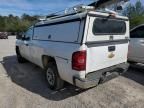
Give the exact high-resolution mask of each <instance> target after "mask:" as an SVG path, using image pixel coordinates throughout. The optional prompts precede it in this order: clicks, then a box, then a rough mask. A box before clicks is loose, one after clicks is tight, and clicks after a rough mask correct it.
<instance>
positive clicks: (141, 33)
mask: <svg viewBox="0 0 144 108" xmlns="http://www.w3.org/2000/svg"><path fill="white" fill-rule="evenodd" d="M130 38H131V41H130V46H129V56H128V61H129V62H130V63H144V24H142V25H139V26H137V27H135V28H133V29H132V30H131V32H130Z"/></svg>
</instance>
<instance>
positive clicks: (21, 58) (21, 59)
mask: <svg viewBox="0 0 144 108" xmlns="http://www.w3.org/2000/svg"><path fill="white" fill-rule="evenodd" d="M16 54H17V60H18V62H19V63H25V62H26V59H24V58H23V57H22V56H21V54H20V51H19V48H16Z"/></svg>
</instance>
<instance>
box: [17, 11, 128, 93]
mask: <svg viewBox="0 0 144 108" xmlns="http://www.w3.org/2000/svg"><path fill="white" fill-rule="evenodd" d="M128 45H129V20H128V18H127V17H123V16H119V15H116V14H113V13H109V12H96V11H93V10H91V9H90V11H82V12H78V13H71V14H66V15H62V16H55V17H52V18H49V19H47V20H45V21H41V22H38V23H36V24H35V25H34V26H32V27H30V28H29V30H28V31H27V32H26V33H25V35H23V36H22V38H21V39H18V40H17V41H16V53H17V58H18V61H19V62H24V61H25V59H27V60H29V61H31V62H32V63H34V64H36V65H38V66H40V67H42V68H43V69H45V70H46V78H47V82H48V86H49V87H50V88H51V89H54V90H57V89H60V88H62V87H63V83H64V81H66V82H69V83H71V84H73V85H75V86H78V87H80V88H83V89H86V88H90V87H93V86H96V85H98V84H99V83H102V82H105V81H107V80H110V79H112V78H114V77H116V76H118V75H120V74H122V73H123V72H125V71H127V69H128V66H129V65H128V64H127V55H128Z"/></svg>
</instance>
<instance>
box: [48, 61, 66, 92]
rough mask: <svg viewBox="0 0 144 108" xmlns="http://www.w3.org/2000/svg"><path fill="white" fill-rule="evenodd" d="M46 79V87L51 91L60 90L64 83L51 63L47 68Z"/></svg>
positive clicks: (54, 65)
mask: <svg viewBox="0 0 144 108" xmlns="http://www.w3.org/2000/svg"><path fill="white" fill-rule="evenodd" d="M46 79H47V82H48V87H49V88H50V89H52V90H60V89H61V88H63V85H64V81H63V80H62V79H61V78H60V77H59V74H58V70H57V67H56V64H55V63H53V62H51V63H49V64H48V66H47V70H46Z"/></svg>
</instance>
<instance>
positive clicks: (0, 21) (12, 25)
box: [0, 14, 39, 32]
mask: <svg viewBox="0 0 144 108" xmlns="http://www.w3.org/2000/svg"><path fill="white" fill-rule="evenodd" d="M38 17H39V16H29V15H27V14H23V15H22V16H21V18H20V17H18V16H13V15H11V14H10V15H9V16H0V32H3V31H7V32H21V31H26V29H27V28H28V27H29V26H31V25H32V24H34V23H35V22H36V21H37V19H38Z"/></svg>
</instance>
